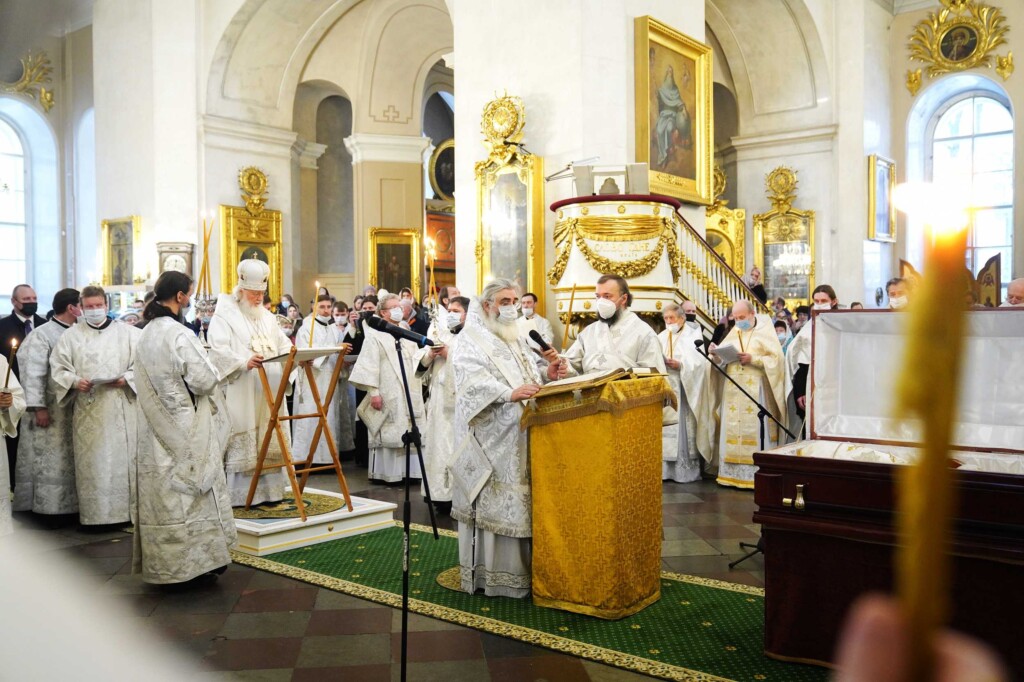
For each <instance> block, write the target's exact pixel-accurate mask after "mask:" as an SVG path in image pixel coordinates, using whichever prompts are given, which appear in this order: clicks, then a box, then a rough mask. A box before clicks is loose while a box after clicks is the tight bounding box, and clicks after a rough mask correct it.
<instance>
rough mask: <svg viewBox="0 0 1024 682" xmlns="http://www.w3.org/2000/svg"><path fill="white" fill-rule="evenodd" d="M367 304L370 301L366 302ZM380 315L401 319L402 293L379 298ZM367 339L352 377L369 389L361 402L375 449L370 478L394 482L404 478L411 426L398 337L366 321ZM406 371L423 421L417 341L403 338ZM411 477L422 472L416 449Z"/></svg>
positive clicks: (416, 411) (372, 449)
mask: <svg viewBox="0 0 1024 682" xmlns="http://www.w3.org/2000/svg"><path fill="white" fill-rule="evenodd" d="M364 305H365V302H364ZM379 314H380V316H381V317H382V318H383V319H385V320H387V321H389V322H390V323H391V324H395V325H397V324H399V323H400V322H401V321H402V307H401V305H400V304H399V301H398V296H397V295H395V294H385V295H383V296H381V297H380V307H379ZM363 333H364V334H365V337H366V338H365V340H364V341H363V346H362V348H361V349H360V351H359V359H358V360H356V364H355V367H353V368H352V374H351V376H350V377H349V381H350V382H351V383H352V385H354V386H355V387H356V388H358V389H361V390H363V391H365V392H366V397H365V398H363V402H362V403H360V405H359V417H360V419H361V420H362V421H363V422H364V423H365V424H366V428H367V431H368V436H369V448H370V473H369V477H370V480H375V481H383V482H385V483H395V482H398V481H401V480H403V479H404V478H405V446H404V445H403V443H402V435H403V434H405V432H406V431H408V430H409V427H410V423H409V407H408V403H407V402H406V397H405V387H404V384H403V382H402V373H401V369H400V367H399V363H398V352H397V351H396V350H395V337H393V336H391V335H390V334H386V333H383V332H379V331H377V330H375V329H373V328H371V327H370V325H368V324H364V325H363ZM401 352H402V361H403V363H404V367H405V376H406V378H407V379H408V381H409V392H410V394H411V397H412V406H413V414H414V415H415V417H416V422H417V424H423V421H424V420H423V387H422V384H421V383H420V379H419V377H417V376H416V361H415V360H414V358H415V355H416V344H414V343H412V342H411V341H407V340H405V339H403V340H402V341H401ZM412 457H413V459H412V462H410V469H409V476H410V477H411V478H419V477H420V463H419V458H418V457H417V456H416V451H415V448H414V449H413V451H412Z"/></svg>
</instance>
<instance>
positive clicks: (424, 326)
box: [409, 315, 430, 336]
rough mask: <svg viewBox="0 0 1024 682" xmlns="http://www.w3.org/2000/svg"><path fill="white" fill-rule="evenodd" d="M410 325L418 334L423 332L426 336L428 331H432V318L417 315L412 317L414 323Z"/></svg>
mask: <svg viewBox="0 0 1024 682" xmlns="http://www.w3.org/2000/svg"><path fill="white" fill-rule="evenodd" d="M409 327H410V328H411V329H412V330H413V331H414V332H416V333H417V334H422V335H423V336H426V335H427V332H428V331H430V318H426V319H424V318H422V317H420V316H419V315H417V316H416V317H414V318H412V324H411V325H409Z"/></svg>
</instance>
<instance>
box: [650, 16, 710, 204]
mask: <svg viewBox="0 0 1024 682" xmlns="http://www.w3.org/2000/svg"><path fill="white" fill-rule="evenodd" d="M634 48H635V64H634V68H635V88H636V95H635V96H636V160H637V162H638V163H647V164H648V167H649V172H650V187H651V192H652V193H656V194H665V195H668V196H673V197H677V198H679V199H682V200H683V201H686V202H690V203H695V204H710V203H711V201H712V194H711V190H712V167H711V156H712V143H713V136H712V113H711V102H712V98H711V87H712V81H711V48H710V47H708V46H707V45H704V44H703V43H700V42H698V41H696V40H694V39H692V38H690V37H688V36H685V35H683V34H682V33H679V32H678V31H676V30H675V29H673V28H671V27H669V26H666V25H665V24H662V23H661V22H659V21H657V20H655V19H652V18H651V17H649V16H643V17H638V18H637V19H636V22H635V43H634Z"/></svg>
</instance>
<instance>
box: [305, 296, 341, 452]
mask: <svg viewBox="0 0 1024 682" xmlns="http://www.w3.org/2000/svg"><path fill="white" fill-rule="evenodd" d="M332 309H333V301H332V300H331V297H330V296H329V295H327V294H320V295H319V296H317V301H316V309H315V310H314V311H313V314H312V315H310V316H309V317H307V318H306V319H305V321H304V322H303V324H302V328H301V329H300V330H299V333H298V334H296V335H295V345H296V346H297V347H298V348H309V347H311V346H312V347H313V348H325V347H329V346H341V347H343V348H345V349H347V350H351V349H352V346H350V345H347V344H344V343H341V342H340V341H339V339H338V335H337V333H336V332H335V329H336V325H335V322H334V319H333V318H332V317H331V311H332ZM310 334H312V335H313V340H312V344H311V343H310V338H309V335H310ZM338 362H344V360H343V359H342V358H341V357H340V356H339V355H325V356H323V357H319V358H317V359H315V360H310V361H309V363H310V366H311V368H312V370H313V378H314V380H315V381H316V387H317V391H318V392H319V393H320V398H321V400H322V399H324V398H325V397H326V396H327V391H328V390H329V389H330V382H331V377H332V376H333V374H334V367H335V365H336V364H337V363H338ZM346 389H347V387H346ZM337 393H338V390H337V389H335V399H332V400H331V403H330V404H329V405H324V407H326V408H327V423H328V426H329V428H330V433H331V438H332V439H333V440H334V442H335V447H336V448H337V450H338V451H339V452H340V451H341V448H340V447H339V446H338V445H337V443H338V429H337V424H338V421H339V418H338V410H339V407H340V406H339V403H338V400H337V399H336V398H337V397H338V395H337ZM294 395H295V398H294V400H295V402H294V411H295V414H313V413H314V412H316V409H317V408H316V403H315V402H314V401H313V389H312V387H311V386H310V385H309V380H308V378H307V377H306V372H305V371H300V372H299V374H298V377H297V378H296V380H295V390H294ZM319 426H320V423H319V422H318V421H313V420H312V419H300V420H298V421H296V422H294V423H293V424H292V443H293V448H292V452H293V457H294V459H295V460H296V461H297V462H302V461H305V460H306V458H307V457H309V447H310V445H312V443H313V435H314V434H315V432H316V430H317V428H318V427H319ZM349 449H351V448H349ZM332 461H333V460H332V459H331V451H330V449H329V448H328V447H327V438H326V435H325V434H321V435H320V440H319V441H318V442H317V446H316V451H315V452H314V453H313V462H312V463H313V464H330V463H331V462H332Z"/></svg>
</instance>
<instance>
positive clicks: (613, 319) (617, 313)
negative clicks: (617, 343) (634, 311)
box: [600, 308, 622, 327]
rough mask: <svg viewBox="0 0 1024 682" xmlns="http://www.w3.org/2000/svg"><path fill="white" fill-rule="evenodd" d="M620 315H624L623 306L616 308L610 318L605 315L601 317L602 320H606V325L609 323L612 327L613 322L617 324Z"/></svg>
mask: <svg viewBox="0 0 1024 682" xmlns="http://www.w3.org/2000/svg"><path fill="white" fill-rule="evenodd" d="M620 317H622V308H616V309H615V314H614V315H612V316H611V317H609V318H608V319H605V318H603V317H602V318H600V319H601V321H602V322H604V323H605V324H606V325H608V326H609V327H610V326H612V325H613V324H615V323H616V322H618V321H619V318H620Z"/></svg>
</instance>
